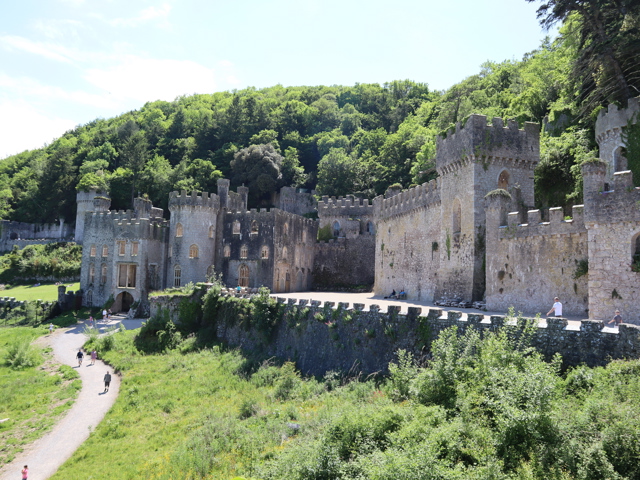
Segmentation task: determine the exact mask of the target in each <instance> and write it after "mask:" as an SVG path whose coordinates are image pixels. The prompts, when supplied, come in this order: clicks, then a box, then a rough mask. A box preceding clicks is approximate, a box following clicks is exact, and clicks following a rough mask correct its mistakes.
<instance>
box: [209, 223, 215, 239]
mask: <svg viewBox="0 0 640 480" xmlns="http://www.w3.org/2000/svg"><path fill="white" fill-rule="evenodd" d="M214 234H215V231H214V229H213V225H211V226H210V227H209V238H213V235H214Z"/></svg>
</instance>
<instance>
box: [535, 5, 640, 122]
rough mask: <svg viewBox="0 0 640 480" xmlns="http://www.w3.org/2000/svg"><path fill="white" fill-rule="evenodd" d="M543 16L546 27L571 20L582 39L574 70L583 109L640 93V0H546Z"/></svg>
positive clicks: (540, 14)
mask: <svg viewBox="0 0 640 480" xmlns="http://www.w3.org/2000/svg"><path fill="white" fill-rule="evenodd" d="M527 1H528V2H533V1H534V0H527ZM538 18H539V19H540V24H541V25H542V26H543V27H545V28H549V27H551V26H552V25H554V24H555V23H557V22H567V23H568V25H569V27H570V28H569V30H568V34H569V35H574V36H575V37H576V39H577V49H578V55H577V58H576V59H575V60H574V63H573V73H574V78H575V80H576V83H577V85H578V87H579V88H580V95H579V99H580V103H581V105H582V112H583V114H588V113H590V112H591V110H593V108H595V107H596V106H598V105H604V104H606V103H611V102H620V103H622V104H626V101H627V99H628V98H630V97H631V96H635V95H638V94H639V93H640V65H639V63H638V58H639V57H640V2H638V1H637V0H544V1H543V3H542V5H541V6H540V7H539V8H538Z"/></svg>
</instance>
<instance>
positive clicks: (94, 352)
mask: <svg viewBox="0 0 640 480" xmlns="http://www.w3.org/2000/svg"><path fill="white" fill-rule="evenodd" d="M97 358H98V352H96V350H95V348H94V349H93V350H92V352H91V365H95V364H96V359H97Z"/></svg>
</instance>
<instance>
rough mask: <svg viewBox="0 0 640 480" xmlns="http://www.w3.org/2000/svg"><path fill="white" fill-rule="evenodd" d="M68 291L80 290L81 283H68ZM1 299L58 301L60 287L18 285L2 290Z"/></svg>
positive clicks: (52, 284) (51, 285)
mask: <svg viewBox="0 0 640 480" xmlns="http://www.w3.org/2000/svg"><path fill="white" fill-rule="evenodd" d="M65 285H66V286H67V291H71V290H72V291H74V292H75V291H76V290H79V289H80V283H67V284H65ZM0 297H15V298H16V300H44V301H55V300H57V299H58V285H56V284H54V283H50V284H42V285H40V286H38V287H34V286H33V285H16V286H15V287H11V288H5V289H4V290H0Z"/></svg>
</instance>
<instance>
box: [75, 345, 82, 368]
mask: <svg viewBox="0 0 640 480" xmlns="http://www.w3.org/2000/svg"><path fill="white" fill-rule="evenodd" d="M76 358H77V359H78V366H80V365H82V359H83V358H84V353H82V349H81V348H80V349H78V353H77V354H76Z"/></svg>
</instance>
